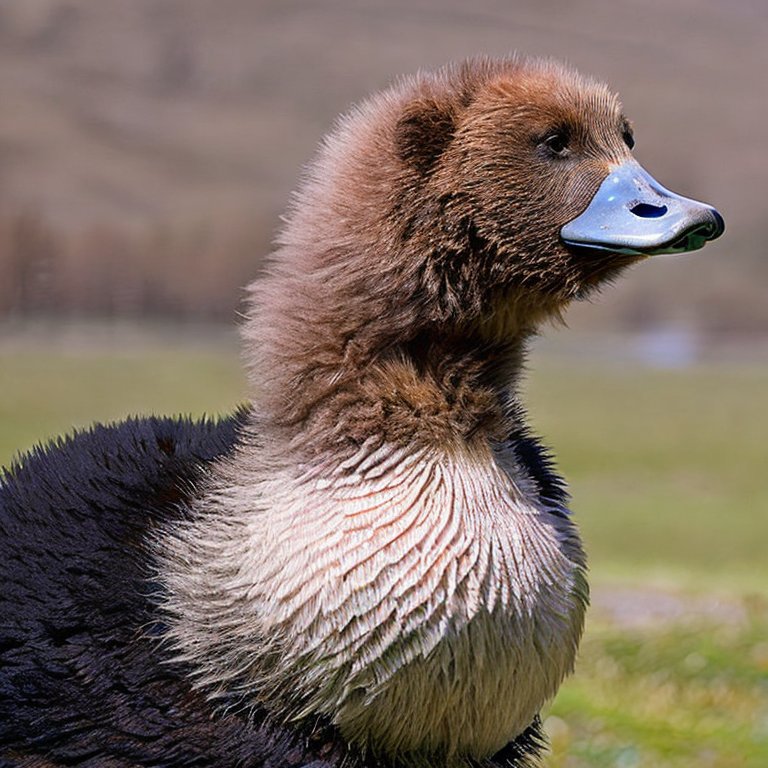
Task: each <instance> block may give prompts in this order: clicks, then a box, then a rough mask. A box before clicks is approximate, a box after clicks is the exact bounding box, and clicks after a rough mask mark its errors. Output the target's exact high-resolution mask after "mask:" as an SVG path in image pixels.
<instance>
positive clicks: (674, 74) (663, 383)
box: [0, 0, 768, 768]
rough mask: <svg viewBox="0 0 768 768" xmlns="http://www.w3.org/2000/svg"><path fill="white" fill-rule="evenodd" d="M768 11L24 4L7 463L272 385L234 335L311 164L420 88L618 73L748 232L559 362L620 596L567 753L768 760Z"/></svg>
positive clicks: (2, 227) (563, 722)
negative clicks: (421, 72) (66, 441)
mask: <svg viewBox="0 0 768 768" xmlns="http://www.w3.org/2000/svg"><path fill="white" fill-rule="evenodd" d="M766 40H768V4H766V3H765V2H764V0H730V2H728V3H726V2H723V1H722V0H677V2H674V3H670V2H668V0H645V1H644V2H642V3H637V2H630V1H629V0H614V2H611V3H604V2H597V0H585V1H583V2H566V0H520V1H519V2H502V1H501V0H496V1H494V0H476V1H475V2H473V3H466V2H458V0H443V1H441V2H438V0H410V1H409V2H405V0H395V1H394V2H383V1H381V0H380V1H379V2H368V1H366V0H361V1H358V2H352V0H335V1H334V0H328V1H326V2H309V1H306V2H300V1H298V0H296V1H294V0H271V1H269V0H131V1H130V2H125V1H123V2H121V1H120V0H101V1H100V2H99V3H93V2H86V0H0V463H1V464H7V463H9V462H10V461H11V460H12V456H13V455H14V454H15V453H16V452H18V451H23V450H27V449H28V448H29V447H30V446H32V445H33V444H35V443H36V442H38V441H45V440H47V439H50V437H52V436H53V435H56V434H59V433H61V432H67V431H70V430H71V429H72V428H73V427H82V426H85V425H87V424H89V423H90V422H92V421H94V420H111V419H117V418H121V417H123V416H125V415H127V414H129V413H147V412H164V413H182V412H183V413H192V414H195V415H199V414H201V413H204V412H205V413H212V414H217V413H225V412H227V411H229V410H231V409H232V408H233V407H234V406H235V405H236V404H237V403H238V402H240V401H241V400H242V399H243V398H244V397H245V396H246V390H245V383H244V380H243V376H242V374H241V370H240V364H239V360H238V343H237V334H236V325H237V321H238V313H239V312H240V311H241V310H242V300H243V295H244V294H243V290H242V287H243V285H245V284H246V283H247V282H248V281H249V280H251V279H252V278H253V277H254V276H256V275H257V274H258V271H259V269H260V265H261V264H262V260H263V259H264V257H265V256H266V254H268V252H269V250H270V247H271V246H270V243H271V241H272V238H273V237H274V235H275V233H276V231H277V229H278V228H279V225H280V221H279V216H280V212H281V211H282V210H283V209H284V208H285V205H286V202H287V200H288V198H289V195H290V191H291V189H292V188H293V187H294V186H295V184H296V180H297V178H298V176H299V174H300V171H301V167H302V165H303V164H304V163H305V162H306V161H307V160H308V159H309V158H310V157H311V156H312V154H313V152H314V150H315V147H316V146H317V144H318V142H319V140H320V139H321V137H322V136H323V134H325V133H326V132H327V131H328V130H329V128H330V127H331V126H332V125H333V122H334V119H335V117H336V116H337V115H338V114H339V113H340V112H343V111H345V110H346V109H347V108H348V107H349V106H350V105H351V104H352V103H354V102H355V101H358V100H360V99H361V98H364V97H365V96H366V95H367V94H369V93H370V92H371V91H374V90H377V89H379V88H381V87H384V86H386V85H387V84H388V83H390V82H391V81H392V80H393V78H395V77H397V76H398V75H400V74H404V73H409V72H413V71H415V70H417V69H419V68H430V67H434V66H439V65H440V64H442V63H444V62H446V61H448V60H455V59H459V58H462V57H464V56H470V55H475V54H490V55H503V54H506V53H509V52H510V51H513V50H519V51H523V52H527V53H530V54H535V55H539V56H552V57H556V58H559V59H565V60H566V61H568V62H570V63H572V64H573V65H575V66H576V67H577V68H579V69H581V70H583V71H585V72H587V73H591V74H593V75H595V76H597V77H599V78H601V79H604V80H606V81H608V82H609V83H610V84H611V86H612V87H613V88H615V89H616V90H618V91H619V93H620V94H621V97H622V99H623V102H624V105H625V108H626V111H627V113H628V114H629V116H630V117H631V118H632V119H633V120H634V123H635V129H636V137H637V148H636V150H635V153H636V155H637V157H638V159H639V160H640V161H641V162H642V163H643V164H644V165H645V166H646V167H647V168H648V169H649V170H650V171H651V173H653V174H654V175H655V176H656V177H657V178H658V179H659V180H660V181H661V182H662V183H663V184H665V185H666V186H668V187H670V188H671V189H673V190H675V191H676V192H680V193H683V194H687V195H690V196H692V197H696V198H698V199H703V200H706V201H708V202H711V203H713V204H715V205H716V206H717V207H718V208H719V210H720V211H721V212H722V213H723V215H724V217H725V220H726V223H727V232H726V235H725V236H724V237H723V238H722V239H721V240H719V241H718V242H716V243H714V244H712V245H709V246H707V248H706V249H705V250H704V251H702V252H700V253H695V254H690V255H687V256H682V257H675V258H669V257H667V258H659V259H654V260H651V261H649V262H646V263H643V264H641V265H639V266H638V267H637V268H635V269H634V270H632V272H631V273H630V274H628V275H626V276H625V277H624V278H623V279H622V280H621V281H620V282H619V283H618V284H617V285H616V286H615V287H612V288H611V289H610V290H608V291H606V292H605V294H604V296H601V297H600V298H599V299H598V300H596V301H595V302H593V303H591V304H585V305H581V306H577V307H574V309H573V310H572V311H571V313H570V314H569V317H568V320H569V325H570V329H568V330H562V329H554V328H553V329H551V330H549V331H548V332H547V334H546V338H544V339H542V340H541V341H540V342H539V343H538V344H537V346H536V348H535V349H534V352H533V355H532V358H531V369H532V373H531V376H530V377H529V382H528V389H529V401H530V405H531V412H532V418H533V421H534V424H535V426H536V429H537V430H538V431H539V432H540V433H542V434H543V435H544V437H545V439H546V441H547V442H548V443H549V444H551V445H552V446H553V447H554V449H555V452H556V455H557V457H558V461H559V464H560V466H561V469H562V470H563V472H564V473H565V474H566V476H567V477H568V478H569V481H570V483H571V489H572V492H573V496H574V503H573V509H574V512H575V514H576V516H577V519H578V520H579V521H580V524H581V526H582V530H583V533H584V537H585V540H586V543H587V547H588V549H589V552H590V556H591V563H592V573H593V576H592V581H593V584H594V608H593V611H592V614H591V619H590V623H589V626H588V631H587V636H586V639H585V643H584V646H583V652H582V658H581V661H580V664H579V668H578V670H577V672H578V674H577V675H576V677H575V678H574V679H573V680H572V681H571V682H570V683H569V684H568V685H567V686H565V687H564V688H563V690H562V692H561V694H560V695H559V696H558V698H557V700H556V701H555V703H554V705H553V707H552V710H551V711H550V712H548V714H547V720H546V723H547V730H548V731H549V733H550V736H551V739H552V743H553V751H552V754H551V756H550V758H549V765H551V766H568V767H569V768H581V766H618V767H619V768H641V767H644V766H697V767H700V766H705V767H706V766H717V767H720V766H723V767H729V768H730V767H733V768H742V767H744V766H747V767H751V766H754V767H755V768H758V766H759V767H760V768H763V767H764V766H765V765H768V556H766V551H768V545H767V544H766V542H768V486H767V485H766V483H765V480H764V478H765V464H766V458H768V457H767V453H768V452H767V451H766V448H765V445H766V438H765V436H766V434H768V414H767V413H766V405H767V404H768V403H767V402H766V400H767V398H766V395H767V394H768V300H767V296H768V290H767V288H768V259H766V253H765V251H766V246H765V237H764V233H763V231H762V229H763V228H764V227H765V225H766V219H767V218H768V216H767V215H766V213H767V211H766V195H765V189H766V180H767V179H768V148H767V147H766V140H765V126H766V121H767V118H768V92H767V89H766V73H767V72H768V45H766Z"/></svg>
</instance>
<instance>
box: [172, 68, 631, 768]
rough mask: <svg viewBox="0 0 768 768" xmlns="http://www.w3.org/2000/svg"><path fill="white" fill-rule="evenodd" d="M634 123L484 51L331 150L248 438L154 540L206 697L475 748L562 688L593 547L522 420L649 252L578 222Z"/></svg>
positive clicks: (406, 745)
mask: <svg viewBox="0 0 768 768" xmlns="http://www.w3.org/2000/svg"><path fill="white" fill-rule="evenodd" d="M627 130H628V128H627V122H626V119H625V118H624V117H623V115H622V114H621V109H620V106H619V104H618V102H617V100H616V98H615V97H614V96H612V95H611V94H610V93H609V92H608V91H607V90H606V89H605V87H604V86H602V85H599V84H596V83H594V82H592V81H590V80H586V79H584V78H581V77H580V76H578V75H576V74H575V73H573V72H571V71H569V70H566V69H563V68H562V67H560V66H558V65H555V64H551V63H546V62H544V63H542V62H537V61H525V60H517V59H509V60H502V61H486V60H476V61H470V62H467V63H465V64H464V65H462V66H460V67H456V68H448V69H445V70H442V71H440V72H438V73H436V74H425V75H420V76H418V77H416V78H412V79H408V80H404V81H402V82H401V83H399V84H397V85H396V86H394V87H393V88H391V89H390V90H388V91H386V92H384V93H383V94H380V95H379V96H377V97H374V98H373V99H371V100H370V101H369V102H367V103H365V104H363V105H362V106H361V107H360V108H359V109H357V110H355V111H353V112H352V113H351V114H350V115H348V116H347V117H346V118H344V119H343V120H342V121H341V123H340V124H339V126H338V127H337V129H336V131H335V132H334V133H333V134H332V135H331V136H330V138H329V139H328V140H327V141H326V143H325V144H324V146H323V148H322V149H321V151H320V154H319V157H318V158H317V160H316V162H315V163H314V164H313V165H312V166H310V168H309V170H308V173H307V177H306V179H305V181H304V184H303V186H302V187H301V189H300V191H299V193H298V194H297V196H296V198H295V200H294V203H293V206H292V209H291V211H290V212H289V215H288V217H287V223H286V227H285V230H284V232H283V234H282V236H281V238H280V242H279V248H278V250H277V251H276V253H275V254H274V256H273V261H272V265H271V268H270V271H269V273H268V275H267V276H266V277H264V278H263V279H261V280H260V281H258V282H257V283H255V284H254V285H253V286H252V310H251V316H250V317H249V319H248V323H247V325H246V327H245V330H244V337H245V342H246V348H247V355H248V364H249V368H250V377H251V384H252V388H253V391H252V398H253V404H254V411H253V415H252V425H251V426H252V429H251V430H250V431H249V433H248V434H246V435H244V438H243V441H242V443H241V445H240V447H239V449H238V450H237V451H236V452H235V453H234V454H233V455H231V456H229V457H228V458H227V459H226V460H225V461H222V462H221V463H219V464H218V465H217V466H216V467H214V470H213V472H212V476H211V477H210V478H209V482H208V486H207V487H206V488H205V489H204V491H203V492H202V493H201V496H200V498H199V499H198V500H197V502H196V504H194V505H193V509H192V510H191V513H190V518H189V521H188V523H185V524H184V525H183V526H180V527H179V529H178V530H175V531H170V532H168V534H169V535H168V536H167V539H166V540H165V541H164V542H163V543H162V545H161V546H162V552H161V561H162V569H161V570H162V573H161V574H160V575H161V578H162V580H163V581H164V583H165V585H166V587H167V589H168V593H169V595H170V597H169V600H168V606H167V607H168V612H169V624H170V627H171V629H170V634H169V637H170V640H171V642H173V643H174V644H175V645H176V647H177V649H178V652H179V658H180V659H184V660H185V661H187V662H189V663H190V664H191V665H192V667H193V669H194V670H195V672H194V674H195V675H196V678H197V680H198V681H199V684H200V685H201V686H202V687H204V688H206V689H207V690H209V692H211V694H212V695H217V694H219V695H222V696H225V697H229V696H235V697H241V698H242V702H243V704H244V706H262V705H263V706H264V707H266V708H267V709H268V710H270V711H272V712H273V713H274V714H275V716H277V717H283V718H286V719H290V718H297V719H304V720H309V719H311V718H312V717H314V716H317V715H321V716H324V717H328V718H329V719H330V720H331V722H333V723H334V724H335V725H337V726H338V727H339V728H340V730H341V733H342V735H343V736H344V737H345V738H347V739H349V740H350V741H351V742H353V743H354V744H356V745H357V746H358V747H360V748H367V749H370V750H371V751H372V752H373V753H374V754H377V755H378V754H381V755H384V756H385V757H388V758H393V757H396V758H398V759H401V760H403V762H405V763H410V764H412V765H430V764H434V763H435V762H438V763H440V764H447V765H452V766H453V765H457V766H458V765H461V766H464V765H466V764H467V760H471V759H475V758H476V759H484V758H487V757H490V755H491V754H493V751H495V750H497V749H499V748H500V747H501V746H503V744H504V743H506V742H508V741H511V740H512V739H514V738H515V737H516V736H518V735H519V734H520V733H522V732H523V730H524V729H525V728H526V727H527V725H528V724H529V723H530V722H531V721H532V720H533V719H534V718H535V716H536V713H537V712H538V709H539V708H540V707H541V706H542V705H543V703H544V702H545V700H546V699H547V698H548V697H550V696H552V695H553V694H554V692H555V690H556V689H557V686H558V685H559V683H560V681H561V680H562V679H563V676H564V675H565V674H567V673H568V672H569V671H570V670H571V668H572V664H573V659H574V657H575V653H576V646H577V644H578V639H579V637H580V635H581V629H582V625H583V617H584V610H585V607H586V602H587V588H586V583H585V579H584V556H583V552H582V549H581V546H580V542H579V539H578V534H577V532H576V530H575V528H574V526H573V524H572V523H571V522H570V520H569V519H568V516H567V514H566V512H565V510H564V509H563V508H562V504H563V503H564V502H563V498H562V496H561V495H559V494H558V493H557V492H556V491H555V492H553V493H551V494H549V495H548V493H547V492H545V491H544V490H543V486H542V485H540V484H539V482H538V480H539V479H540V478H536V477H534V475H533V474H532V472H533V473H534V474H535V472H536V471H543V470H535V469H533V470H532V469H531V466H530V463H529V464H526V462H525V460H524V459H522V458H521V455H520V454H519V453H516V452H515V450H514V447H513V442H514V439H513V440H510V439H508V436H509V435H517V436H518V437H519V436H523V435H525V434H526V430H525V425H524V424H523V423H522V421H521V420H522V418H523V411H522V408H521V407H520V404H519V402H518V399H517V392H516V388H517V379H518V377H519V372H520V370H521V367H522V359H523V355H524V347H525V341H526V339H527V337H528V336H529V335H530V334H532V333H534V332H535V329H536V328H537V326H538V325H539V324H540V323H541V322H543V321H544V320H546V319H547V318H558V317H559V316H560V313H561V312H562V311H563V309H564V308H565V306H566V305H567V304H568V303H569V302H570V301H571V300H573V299H575V298H579V297H581V296H584V295H586V294H587V293H589V292H590V291H591V290H593V289H594V288H595V287H596V286H597V285H599V284H600V283H601V282H602V281H603V280H605V279H606V278H608V277H610V276H612V275H613V274H616V272H617V271H618V270H620V269H621V268H623V267H624V266H626V265H627V264H628V263H629V262H630V261H632V260H633V259H632V258H630V257H624V256H617V255H612V254H602V255H601V254H597V255H588V254H576V253H573V252H571V251H569V250H568V249H566V248H565V247H564V246H563V245H562V243H561V241H560V238H559V231H560V228H561V227H562V226H563V224H565V223H566V222H567V221H569V220H570V219H572V218H573V217H575V216H576V215H578V214H579V213H580V212H581V211H582V210H583V209H584V208H585V207H586V206H587V204H588V202H589V201H590V199H591V198H592V196H593V195H594V193H595V191H596V190H597V188H598V186H599V184H600V183H601V181H602V179H603V178H604V177H605V176H606V174H607V172H608V169H609V167H610V165H611V164H613V163H616V162H620V161H622V160H623V159H625V158H626V155H627V153H628V148H627V146H626V144H625V143H624V139H623V136H624V135H625V134H626V132H627ZM555 133H563V134H567V135H568V138H569V144H570V154H569V155H568V156H562V157H561V156H555V154H554V153H553V150H552V149H551V148H550V147H548V145H547V143H546V141H547V139H548V138H549V137H550V136H552V135H553V134H555ZM554 484H555V485H556V484H557V481H554ZM360 520H362V522H360ZM457 573H461V574H464V575H463V576H462V577H461V578H460V577H458V576H457V575H456V574H457ZM406 626H407V627H409V629H408V633H410V634H408V636H407V637H403V631H404V629H403V628H404V627H406ZM350 633H351V634H350ZM348 636H351V637H352V639H353V640H354V642H352V641H349V642H347V641H346V640H345V638H348ZM470 640H471V642H470ZM345 643H346V645H345ZM478 648H480V649H485V650H480V651H478V650H477V649H478ZM483 669H484V670H485V672H484V673H483ZM499 670H503V672H502V673H499ZM441 685H442V686H443V687H442V688H440V686H441ZM441 691H442V693H440V692H441ZM446 692H450V696H449V695H448V693H446ZM443 694H445V695H443ZM436 696H437V697H438V698H440V696H443V699H445V701H444V702H443V703H444V704H445V703H446V702H447V701H450V704H447V705H446V708H445V710H444V711H443V710H440V709H439V708H436V707H435V706H433V704H434V701H435V697H436ZM286 697H287V698H286ZM523 763H525V758H521V764H523Z"/></svg>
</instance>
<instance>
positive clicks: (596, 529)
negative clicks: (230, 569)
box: [0, 339, 768, 768]
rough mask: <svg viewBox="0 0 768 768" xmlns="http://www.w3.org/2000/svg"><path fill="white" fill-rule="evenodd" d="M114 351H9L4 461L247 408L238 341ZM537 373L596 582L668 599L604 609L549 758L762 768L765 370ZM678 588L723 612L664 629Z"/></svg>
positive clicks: (562, 708) (0, 361)
mask: <svg viewBox="0 0 768 768" xmlns="http://www.w3.org/2000/svg"><path fill="white" fill-rule="evenodd" d="M114 349H115V350H116V351H112V352H110V351H105V347H104V346H99V347H97V348H88V347H84V348H82V349H80V350H79V351H78V350H76V349H69V350H68V351H57V350H56V348H55V347H54V346H53V345H26V346H19V345H17V346H16V347H8V346H4V347H0V464H7V463H8V462H9V461H10V460H11V457H12V455H13V454H14V452H16V451H19V450H25V449H27V448H29V447H30V446H31V445H32V444H34V443H35V442H37V441H41V440H46V439H48V438H50V437H51V436H53V435H56V434H59V433H61V432H66V431H69V430H70V429H71V428H72V427H73V426H77V427H82V426H86V425H87V424H89V423H90V422H92V421H94V420H101V421H109V420H113V419H119V418H122V417H124V416H126V415H129V414H138V413H189V414H194V415H199V414H203V413H207V414H217V413H225V412H228V411H230V410H231V409H232V408H234V407H235V405H236V404H237V403H239V402H240V401H242V400H243V398H244V395H245V382H244V378H243V375H242V373H241V367H240V364H239V360H238V357H237V350H236V347H235V345H234V344H233V343H232V341H231V339H230V340H229V341H227V342H221V343H216V344H208V345H204V344H199V343H195V344H190V343H186V342H185V343H181V342H170V341H169V342H167V343H153V344H152V345H150V346H148V347H146V348H145V347H142V346H141V345H139V346H129V347H128V348H124V347H123V345H120V344H115V345H114ZM117 350H119V351H117ZM531 368H532V373H531V375H530V377H529V382H528V384H527V389H528V403H529V407H530V412H531V415H532V420H533V423H534V425H535V428H536V430H537V431H538V432H539V433H540V434H542V435H543V436H544V438H545V441H546V442H547V443H548V444H549V445H551V446H552V447H553V449H554V450H555V452H556V455H557V458H558V463H559V465H560V467H561V469H562V471H563V473H564V474H565V475H566V476H567V477H568V480H569V482H570V486H571V491H572V494H573V497H574V502H573V510H574V513H575V515H576V517H577V519H578V521H579V523H580V525H581V528H582V532H583V535H584V539H585V541H586V546H587V549H588V552H589V556H590V563H591V570H592V581H593V583H595V584H598V585H599V587H600V589H601V590H602V593H603V594H608V595H611V594H612V593H611V590H612V589H624V588H625V587H626V585H635V586H636V585H642V588H643V589H645V588H647V587H648V586H649V585H651V586H652V587H653V589H655V590H660V591H656V592H652V593H650V594H646V593H641V595H642V599H638V600H637V603H636V605H635V603H634V602H633V600H634V598H633V597H632V595H633V592H632V589H629V590H628V591H627V592H626V595H627V597H626V602H627V605H626V606H625V608H626V610H625V611H624V614H626V615H625V616H624V618H623V619H622V618H619V619H616V617H615V616H614V615H612V614H609V612H606V611H605V610H601V606H600V600H598V599H596V606H595V610H594V611H593V612H592V618H591V620H590V624H589V626H588V630H587V634H586V637H585V641H584V644H583V647H582V654H581V659H580V662H579V666H578V669H577V674H576V675H575V676H574V677H573V678H572V679H571V680H570V681H569V682H568V683H567V684H566V685H565V686H564V687H563V688H562V690H561V692H560V694H559V696H558V698H557V700H556V701H555V703H554V705H553V707H552V710H551V712H550V713H549V715H548V718H547V720H546V727H547V730H548V731H549V733H550V735H551V739H552V743H553V752H552V755H551V756H550V759H549V765H551V766H552V768H587V767H590V768H592V767H593V766H597V767H599V768H602V767H603V766H604V767H605V768H613V767H616V768H646V767H648V768H650V767H651V766H653V767H654V768H655V767H657V766H661V767H667V766H669V768H683V767H685V768H687V767H688V766H690V767H691V768H692V767H693V766H696V768H700V767H707V766H711V767H713V768H765V766H768V556H766V551H767V550H768V547H767V546H766V542H768V484H767V483H766V482H765V470H764V466H765V459H766V449H765V436H766V434H768V412H766V408H765V405H766V393H767V392H768V369H766V368H764V367H759V366H754V367H748V366H741V367H716V366H710V367H693V368H689V369H685V370H669V371H659V370H648V369H643V368H640V367H632V366H630V367H626V366H624V367H622V366H615V365H614V366H611V365H606V364H599V365H598V364H593V363H589V362H580V363H578V364H565V363H563V362H558V361H556V360H553V359H547V358H544V359H541V358H539V357H538V356H537V357H536V358H534V359H533V360H532V364H531ZM632 588H634V587H632ZM666 593H669V594H674V595H678V596H679V595H682V597H678V601H679V602H680V603H681V604H683V605H685V604H686V603H688V602H690V603H691V605H693V603H694V602H695V600H696V599H698V597H700V596H701V595H715V596H718V597H717V599H718V600H720V601H721V603H718V604H722V605H724V606H725V607H726V609H725V610H723V611H716V612H714V613H711V612H709V613H707V612H705V613H704V614H702V615H701V616H697V615H695V612H694V615H693V616H686V617H685V620H684V621H681V620H678V617H676V615H674V611H673V612H672V615H671V616H665V617H664V618H663V620H658V617H656V616H655V614H654V608H655V607H656V602H658V595H664V594H666ZM618 594H620V596H621V595H624V594H625V593H623V592H621V593H618ZM621 599H624V598H621ZM646 613H647V614H649V616H650V620H648V621H644V620H643V616H644V615H645V614H646ZM627 617H629V621H627V620H626V619H627ZM635 619H639V621H635Z"/></svg>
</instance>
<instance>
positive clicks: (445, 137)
mask: <svg viewBox="0 0 768 768" xmlns="http://www.w3.org/2000/svg"><path fill="white" fill-rule="evenodd" d="M455 127H456V125H455V119H454V114H453V110H452V109H451V107H450V105H449V104H447V103H443V104H440V103H438V102H437V101H436V100H434V99H430V98H426V99H420V100H418V101H413V102H411V103H410V104H408V106H407V107H406V108H405V110H404V111H403V114H402V115H401V116H400V119H399V120H398V121H397V126H396V128H395V144H396V146H397V152H398V154H399V156H400V158H401V159H402V160H403V161H404V162H406V163H407V164H409V165H411V166H412V167H414V168H415V169H416V170H417V171H418V172H419V173H422V174H423V173H427V172H428V171H429V169H430V168H431V167H432V166H433V165H434V163H435V161H436V160H437V159H438V158H439V157H440V155H441V154H442V153H443V152H444V151H445V148H446V147H447V146H448V144H449V143H450V141H451V139H452V138H453V132H454V130H455Z"/></svg>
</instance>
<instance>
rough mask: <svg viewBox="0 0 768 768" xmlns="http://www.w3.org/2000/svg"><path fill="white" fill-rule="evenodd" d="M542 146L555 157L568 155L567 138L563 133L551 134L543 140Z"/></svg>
mask: <svg viewBox="0 0 768 768" xmlns="http://www.w3.org/2000/svg"><path fill="white" fill-rule="evenodd" d="M544 146H545V147H546V148H547V149H548V150H549V151H550V152H551V153H552V154H553V155H556V156H557V157H567V156H568V155H569V154H570V149H569V148H568V136H567V135H566V134H564V133H553V134H552V135H551V136H547V138H546V139H544Z"/></svg>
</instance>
